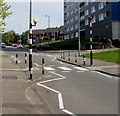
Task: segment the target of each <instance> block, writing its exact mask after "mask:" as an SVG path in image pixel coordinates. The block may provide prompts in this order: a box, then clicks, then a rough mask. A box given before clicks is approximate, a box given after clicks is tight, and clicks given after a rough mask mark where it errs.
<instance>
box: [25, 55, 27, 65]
mask: <svg viewBox="0 0 120 116" xmlns="http://www.w3.org/2000/svg"><path fill="white" fill-rule="evenodd" d="M26 63H27V54H26V53H25V64H26Z"/></svg>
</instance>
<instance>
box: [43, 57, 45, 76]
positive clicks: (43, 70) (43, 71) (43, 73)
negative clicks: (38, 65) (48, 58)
mask: <svg viewBox="0 0 120 116" xmlns="http://www.w3.org/2000/svg"><path fill="white" fill-rule="evenodd" d="M44 65H45V62H44V58H42V74H44Z"/></svg>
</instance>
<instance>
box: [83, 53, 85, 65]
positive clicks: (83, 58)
mask: <svg viewBox="0 0 120 116" xmlns="http://www.w3.org/2000/svg"><path fill="white" fill-rule="evenodd" d="M85 62H86V58H85V55H84V54H83V65H85Z"/></svg>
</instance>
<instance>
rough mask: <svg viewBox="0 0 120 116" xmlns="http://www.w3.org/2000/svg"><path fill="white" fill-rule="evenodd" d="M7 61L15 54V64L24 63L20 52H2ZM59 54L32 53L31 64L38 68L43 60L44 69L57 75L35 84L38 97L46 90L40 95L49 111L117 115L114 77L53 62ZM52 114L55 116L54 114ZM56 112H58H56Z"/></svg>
mask: <svg viewBox="0 0 120 116" xmlns="http://www.w3.org/2000/svg"><path fill="white" fill-rule="evenodd" d="M4 50H5V52H6V53H7V55H8V56H9V57H10V59H13V58H15V55H16V53H18V54H19V61H20V63H21V62H24V54H25V53H28V51H25V50H24V49H22V50H21V49H17V48H6V49H4ZM59 56H60V53H43V52H39V53H35V52H34V53H33V63H34V64H36V66H38V67H41V60H42V58H44V59H45V70H46V71H49V72H50V73H52V74H54V75H56V76H58V78H57V80H49V81H48V82H47V81H46V82H38V83H36V84H37V85H38V86H39V88H37V93H38V95H40V96H41V90H42V91H43V92H44V91H50V92H51V93H49V92H48V93H47V92H45V94H44V95H43V94H42V96H43V97H42V98H43V100H45V102H46V103H51V102H52V103H51V104H53V105H50V104H46V105H48V106H47V107H48V108H49V110H53V109H59V110H61V111H62V112H64V113H67V114H71V115H72V114H117V113H118V78H117V77H114V76H109V75H105V74H103V73H99V72H96V71H90V70H88V69H85V68H81V67H77V66H74V65H70V64H66V63H63V62H60V61H57V60H56V58H57V57H59ZM54 113H57V110H56V112H55V111H54ZM58 113H59V112H58Z"/></svg>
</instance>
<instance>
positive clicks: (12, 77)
mask: <svg viewBox="0 0 120 116" xmlns="http://www.w3.org/2000/svg"><path fill="white" fill-rule="evenodd" d="M2 79H17V77H16V76H2Z"/></svg>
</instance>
